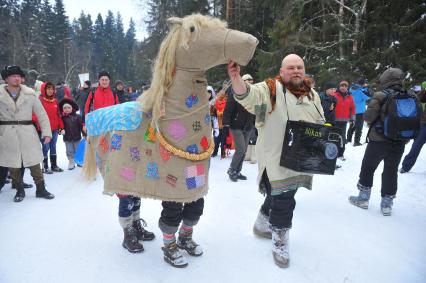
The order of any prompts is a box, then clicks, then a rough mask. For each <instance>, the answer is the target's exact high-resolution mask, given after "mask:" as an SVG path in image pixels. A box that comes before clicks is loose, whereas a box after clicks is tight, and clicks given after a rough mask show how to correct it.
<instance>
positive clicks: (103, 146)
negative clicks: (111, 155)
mask: <svg viewBox="0 0 426 283" xmlns="http://www.w3.org/2000/svg"><path fill="white" fill-rule="evenodd" d="M99 147H100V149H101V151H102V153H103V154H105V153H107V152H108V150H109V145H108V141H107V139H106V138H105V136H100V137H99Z"/></svg>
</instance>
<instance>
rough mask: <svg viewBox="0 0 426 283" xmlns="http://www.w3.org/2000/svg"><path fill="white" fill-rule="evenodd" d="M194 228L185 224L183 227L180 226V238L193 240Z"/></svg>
mask: <svg viewBox="0 0 426 283" xmlns="http://www.w3.org/2000/svg"><path fill="white" fill-rule="evenodd" d="M192 227H193V226H189V225H186V224H185V223H182V226H180V229H179V238H191V237H192V230H193V229H192Z"/></svg>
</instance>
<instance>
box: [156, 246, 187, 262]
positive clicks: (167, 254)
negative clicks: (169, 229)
mask: <svg viewBox="0 0 426 283" xmlns="http://www.w3.org/2000/svg"><path fill="white" fill-rule="evenodd" d="M161 249H162V250H163V253H164V260H165V261H166V262H167V263H169V264H170V265H171V266H173V267H178V268H182V267H185V266H187V265H188V260H187V259H186V258H185V257H184V256H183V254H182V252H181V251H180V250H179V248H178V246H177V244H176V241H174V242H171V243H169V244H167V245H164V247H162V248H161Z"/></svg>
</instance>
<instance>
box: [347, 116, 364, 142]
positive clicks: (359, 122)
mask: <svg viewBox="0 0 426 283" xmlns="http://www.w3.org/2000/svg"><path fill="white" fill-rule="evenodd" d="M363 125H364V119H363V114H362V113H361V114H356V120H355V123H354V124H353V125H352V126H350V127H349V130H348V135H347V141H349V142H352V136H353V134H354V132H355V142H356V143H359V142H360V140H361V135H362V126H363Z"/></svg>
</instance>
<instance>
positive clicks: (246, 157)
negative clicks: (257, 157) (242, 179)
mask: <svg viewBox="0 0 426 283" xmlns="http://www.w3.org/2000/svg"><path fill="white" fill-rule="evenodd" d="M252 147H253V145H251V144H249V145H248V146H247V150H246V155H245V156H244V161H250V159H251V148H252Z"/></svg>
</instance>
